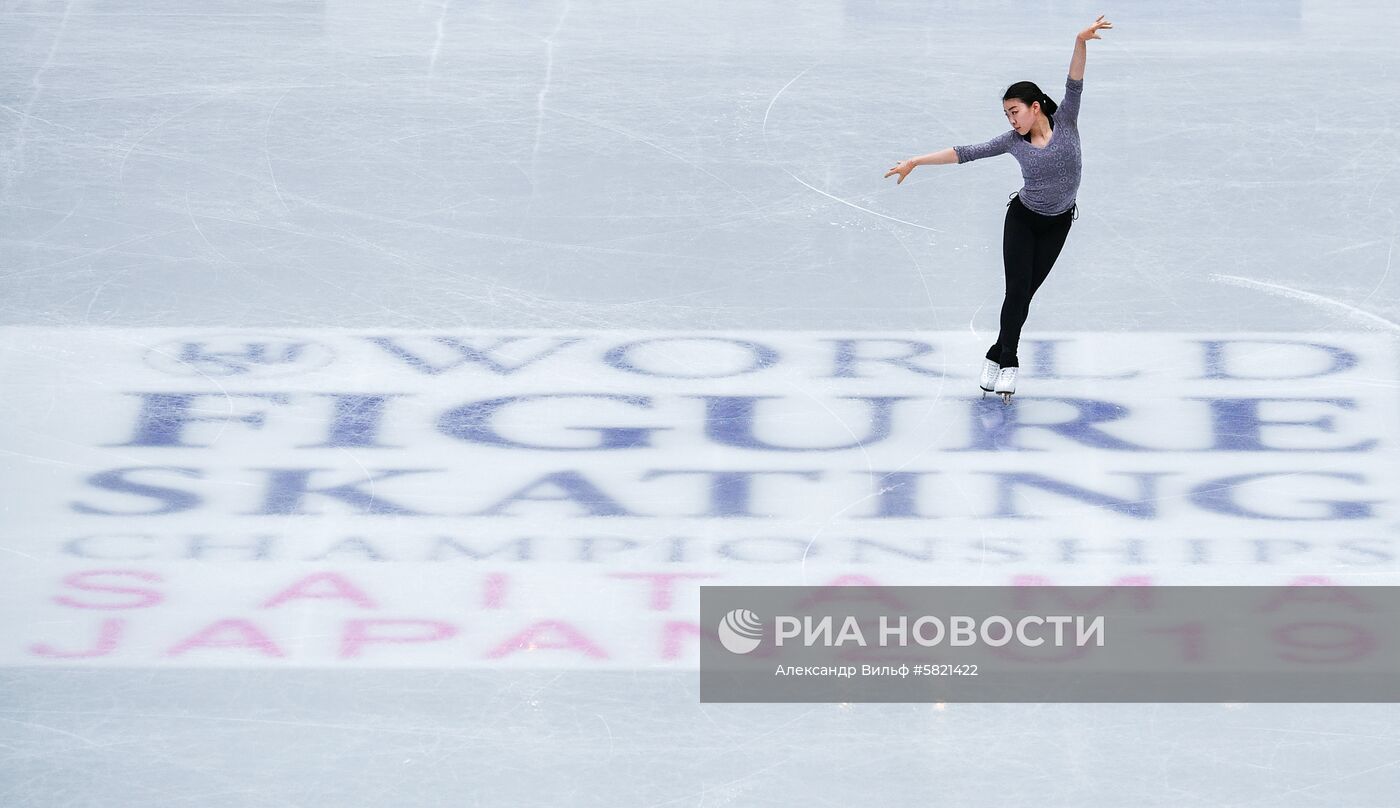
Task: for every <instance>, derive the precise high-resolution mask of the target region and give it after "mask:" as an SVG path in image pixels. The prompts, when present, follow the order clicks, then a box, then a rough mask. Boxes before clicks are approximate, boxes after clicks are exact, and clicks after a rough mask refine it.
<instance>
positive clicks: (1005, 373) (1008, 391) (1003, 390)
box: [995, 368, 1016, 404]
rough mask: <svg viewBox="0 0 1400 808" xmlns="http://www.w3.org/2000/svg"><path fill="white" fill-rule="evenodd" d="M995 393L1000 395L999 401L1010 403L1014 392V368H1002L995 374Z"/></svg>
mask: <svg viewBox="0 0 1400 808" xmlns="http://www.w3.org/2000/svg"><path fill="white" fill-rule="evenodd" d="M995 391H996V394H997V395H999V396H1001V403H1003V404H1010V403H1011V396H1012V395H1013V394H1015V392H1016V368H1002V369H1001V372H1000V373H998V374H997V383H996V388H995Z"/></svg>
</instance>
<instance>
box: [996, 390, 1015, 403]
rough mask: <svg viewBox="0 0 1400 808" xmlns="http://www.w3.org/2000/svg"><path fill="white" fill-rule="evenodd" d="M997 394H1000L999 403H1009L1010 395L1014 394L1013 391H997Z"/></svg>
mask: <svg viewBox="0 0 1400 808" xmlns="http://www.w3.org/2000/svg"><path fill="white" fill-rule="evenodd" d="M997 395H999V396H1001V403H1003V404H1010V403H1011V397H1012V396H1013V395H1015V393H997Z"/></svg>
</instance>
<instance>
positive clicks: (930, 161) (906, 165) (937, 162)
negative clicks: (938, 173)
mask: <svg viewBox="0 0 1400 808" xmlns="http://www.w3.org/2000/svg"><path fill="white" fill-rule="evenodd" d="M957 161H958V153H957V152H955V151H953V150H952V149H944V150H943V151H936V152H929V153H928V154H924V155H920V156H919V157H910V158H909V159H908V160H900V161H899V164H898V165H896V166H895V167H894V168H891V169H890V170H889V172H888V173H886V174H885V179H889V178H890V177H892V176H894V175H895V174H898V175H899V179H897V180H895V182H894V184H895V185H898V184H900V183H901V182H904V178H905V177H907V176H909V172H910V171H913V170H914V169H915V168H916V167H917V166H944V165H952V164H953V163H956V162H957Z"/></svg>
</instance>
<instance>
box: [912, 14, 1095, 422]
mask: <svg viewBox="0 0 1400 808" xmlns="http://www.w3.org/2000/svg"><path fill="white" fill-rule="evenodd" d="M1112 27H1113V24H1112V23H1110V22H1108V21H1107V20H1105V19H1104V18H1103V16H1102V15H1100V16H1099V18H1098V19H1097V20H1095V21H1094V24H1093V25H1091V26H1089V27H1088V28H1085V29H1084V30H1083V31H1081V32H1080V33H1079V35H1078V36H1077V37H1076V38H1075V42H1074V57H1073V58H1072V59H1071V60H1070V63H1069V78H1068V79H1067V80H1066V81H1065V97H1064V101H1062V102H1061V103H1060V104H1058V105H1057V104H1056V103H1055V102H1054V100H1052V99H1051V98H1050V96H1048V95H1046V94H1045V93H1043V92H1041V91H1040V88H1039V87H1037V86H1036V85H1034V84H1032V83H1031V82H1029V81H1020V82H1017V83H1015V84H1013V85H1011V86H1010V87H1009V88H1007V90H1006V94H1005V95H1003V96H1002V108H1003V109H1004V111H1005V112H1006V119H1007V120H1008V121H1010V122H1011V131H1009V132H1004V133H1002V134H1001V135H999V136H997V137H995V138H993V139H991V140H989V141H987V142H986V143H979V144H977V145H975V146H956V147H954V148H951V149H944V150H942V151H937V152H933V153H931V154H925V155H923V156H922V157H914V158H912V159H909V160H904V161H901V162H900V163H899V164H898V165H896V166H895V167H894V168H892V169H890V170H889V172H888V173H886V174H885V177H886V178H888V177H891V176H894V175H895V174H898V175H899V179H898V180H896V181H895V184H896V185H898V184H899V183H902V182H904V178H905V177H907V176H909V172H911V171H913V170H914V168H915V167H916V166H923V165H948V164H951V163H966V162H970V161H972V160H980V159H982V158H983V157H995V156H996V155H998V154H1005V153H1007V152H1010V153H1011V156H1012V157H1015V158H1016V162H1018V163H1020V164H1021V178H1022V180H1023V181H1024V182H1025V185H1024V186H1023V187H1022V188H1021V190H1020V191H1018V192H1017V193H1015V194H1012V195H1011V201H1010V202H1008V203H1007V210H1006V224H1005V226H1004V228H1003V230H1002V237H1001V255H1002V263H1003V264H1004V265H1005V267H1006V299H1005V300H1004V301H1003V302H1002V304H1001V331H1000V332H999V333H998V334H997V341H996V344H994V345H992V347H991V348H990V349H988V351H987V356H986V359H985V360H984V361H983V363H982V375H981V378H980V380H979V385H980V386H981V388H982V389H983V390H984V391H985V392H984V393H983V395H986V393H992V392H995V393H997V394H999V395H1000V396H1001V397H1002V400H1003V401H1005V402H1006V403H1008V404H1009V403H1010V402H1011V395H1012V394H1013V393H1015V392H1016V370H1017V368H1019V367H1020V361H1019V359H1018V358H1017V356H1016V347H1017V343H1019V342H1020V340H1021V327H1022V326H1023V325H1025V322H1026V316H1027V315H1028V314H1029V313H1030V305H1031V298H1032V297H1034V296H1035V292H1036V290H1037V289H1039V288H1040V285H1041V284H1042V283H1044V282H1045V278H1046V276H1047V275H1049V274H1050V268H1051V267H1052V266H1054V265H1055V259H1056V258H1058V257H1059V255H1060V249H1061V248H1062V247H1064V245H1065V238H1066V237H1067V236H1068V235H1069V228H1070V223H1071V222H1072V221H1074V220H1075V219H1076V218H1078V217H1077V215H1076V214H1077V210H1078V209H1077V207H1076V206H1075V194H1076V193H1077V192H1078V191H1079V178H1080V169H1081V167H1082V162H1081V155H1080V147H1079V97H1080V95H1081V94H1082V93H1083V92H1084V62H1085V60H1086V58H1087V56H1088V42H1089V40H1091V39H1102V38H1103V37H1101V36H1099V34H1098V32H1099V31H1101V30H1104V29H1106V28H1112Z"/></svg>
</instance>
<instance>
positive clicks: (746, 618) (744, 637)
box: [719, 609, 763, 654]
mask: <svg viewBox="0 0 1400 808" xmlns="http://www.w3.org/2000/svg"><path fill="white" fill-rule="evenodd" d="M762 640H763V622H762V621H761V620H759V619H758V615H756V614H754V613H753V612H751V611H749V610H748V609H735V610H733V611H731V612H730V613H729V614H726V615H725V616H724V619H723V620H721V621H719V641H720V644H721V645H723V646H724V650H726V651H728V652H729V653H731V654H747V653H749V652H750V651H752V650H753V649H755V648H757V647H758V644H759V643H760V642H762Z"/></svg>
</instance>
